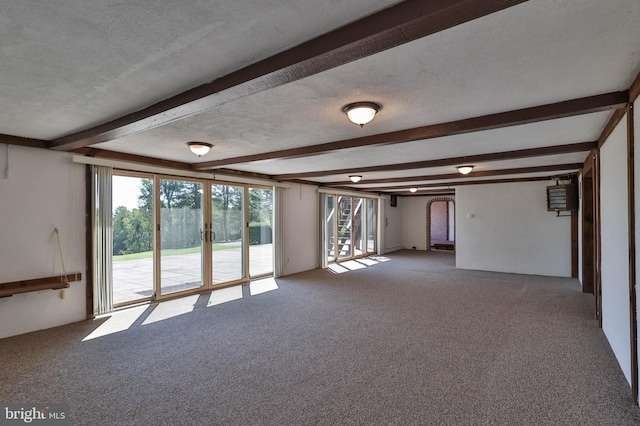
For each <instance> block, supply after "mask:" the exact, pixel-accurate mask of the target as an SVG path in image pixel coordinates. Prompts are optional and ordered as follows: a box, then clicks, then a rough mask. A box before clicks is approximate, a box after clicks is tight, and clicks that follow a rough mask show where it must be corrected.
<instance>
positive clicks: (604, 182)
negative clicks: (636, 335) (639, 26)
mask: <svg viewBox="0 0 640 426" xmlns="http://www.w3.org/2000/svg"><path fill="white" fill-rule="evenodd" d="M626 133H627V132H626V116H625V118H623V119H622V121H621V122H620V124H618V126H617V127H616V128H615V130H614V131H613V133H612V134H611V136H609V139H607V141H606V143H605V144H604V145H603V146H602V148H601V149H600V214H601V220H602V222H601V238H602V239H601V244H602V258H601V263H602V266H601V274H602V329H603V331H604V333H605V334H606V336H607V339H608V340H609V344H610V345H611V348H612V349H613V352H614V353H615V354H616V358H617V359H618V362H619V363H620V366H621V367H622V371H623V372H624V374H625V377H626V378H627V380H628V381H629V383H630V382H631V349H630V344H629V335H630V328H631V327H630V324H629V236H628V198H627V188H628V185H627V167H626V164H627V134H626Z"/></svg>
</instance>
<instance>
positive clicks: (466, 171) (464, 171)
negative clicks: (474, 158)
mask: <svg viewBox="0 0 640 426" xmlns="http://www.w3.org/2000/svg"><path fill="white" fill-rule="evenodd" d="M456 168H457V169H458V171H459V172H460V173H462V174H463V175H468V174H469V173H471V170H473V166H458V167H456Z"/></svg>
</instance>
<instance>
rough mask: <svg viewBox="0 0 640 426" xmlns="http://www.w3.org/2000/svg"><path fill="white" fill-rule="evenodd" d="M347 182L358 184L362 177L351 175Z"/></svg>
mask: <svg viewBox="0 0 640 426" xmlns="http://www.w3.org/2000/svg"><path fill="white" fill-rule="evenodd" d="M349 180H350V181H351V182H353V183H358V182H360V181H361V180H362V176H360V175H351V176H349Z"/></svg>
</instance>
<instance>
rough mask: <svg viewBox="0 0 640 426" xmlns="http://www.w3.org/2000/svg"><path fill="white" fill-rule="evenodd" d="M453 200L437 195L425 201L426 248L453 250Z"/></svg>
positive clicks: (454, 233) (454, 227) (454, 226)
mask: <svg viewBox="0 0 640 426" xmlns="http://www.w3.org/2000/svg"><path fill="white" fill-rule="evenodd" d="M455 216H456V215H455V200H454V199H453V198H451V197H439V198H434V199H433V200H430V201H429V202H428V203H427V250H448V251H455V241H456V238H455V235H456V232H455V229H456V225H455Z"/></svg>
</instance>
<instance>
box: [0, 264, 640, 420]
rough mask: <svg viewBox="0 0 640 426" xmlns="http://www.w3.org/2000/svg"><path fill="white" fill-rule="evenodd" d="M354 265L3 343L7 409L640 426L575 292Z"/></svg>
mask: <svg viewBox="0 0 640 426" xmlns="http://www.w3.org/2000/svg"><path fill="white" fill-rule="evenodd" d="M347 266H348V267H346V268H344V267H339V268H336V271H335V272H331V271H327V270H316V271H309V272H305V273H301V274H297V275H294V276H289V277H285V278H283V279H278V280H276V283H273V282H272V283H270V284H269V283H267V285H266V286H264V287H261V288H262V290H258V291H255V292H254V295H253V296H252V295H251V294H250V292H249V289H248V288H244V289H242V290H243V291H242V292H240V291H237V290H230V291H229V290H227V291H226V292H225V293H219V294H214V295H213V296H211V297H210V296H209V295H202V296H200V297H191V298H187V299H183V300H182V301H175V302H165V303H162V304H160V305H157V306H148V307H142V308H138V309H137V310H132V311H130V312H128V313H124V314H119V315H116V316H114V317H113V318H112V319H102V320H100V321H95V322H84V323H78V324H72V325H69V326H64V327H58V328H55V329H51V330H45V331H42V332H36V333H31V334H28V335H23V336H17V337H14V338H8V339H4V340H0V363H1V365H2V368H1V370H0V401H3V402H19V403H27V402H50V403H55V402H61V403H68V404H69V405H70V408H71V413H70V414H71V424H83V425H84V424H86V425H89V424H91V425H119V424H130V425H159V424H163V425H165V424H166V425H168V424H172V425H180V424H185V425H188V424H199V425H218V424H231V425H235V424H238V425H261V424H264V425H307V424H321V425H336V424H345V425H352V424H354V425H374V424H375V425H377V424H396V425H408V424H415V425H426V424H447V425H489V424H494V425H527V424H530V425H637V424H640V410H639V409H638V407H637V406H635V405H634V403H633V401H632V400H631V397H630V389H629V386H628V384H627V383H626V381H625V379H624V377H623V375H622V372H621V371H620V368H619V366H618V365H617V363H616V360H615V358H614V356H613V354H612V351H611V349H610V348H609V346H608V344H607V342H606V339H605V337H604V335H603V333H602V330H600V329H599V328H598V325H597V322H596V321H595V319H594V317H593V309H594V308H593V303H594V302H593V296H590V295H585V294H582V293H581V291H580V288H579V284H578V282H577V281H576V280H575V279H567V278H549V277H538V276H525V275H515V274H499V273H489V272H477V271H462V270H456V269H455V267H454V255H453V254H452V253H439V252H432V253H425V252H416V251H402V252H396V253H394V254H391V255H388V256H387V257H386V258H378V259H375V258H374V259H370V260H363V261H361V262H352V263H350V264H348V265H347ZM238 290H239V289H238ZM109 328H110V330H109ZM117 330H120V331H117ZM115 331H117V332H115ZM87 337H90V338H87ZM83 340H84V341H83Z"/></svg>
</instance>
